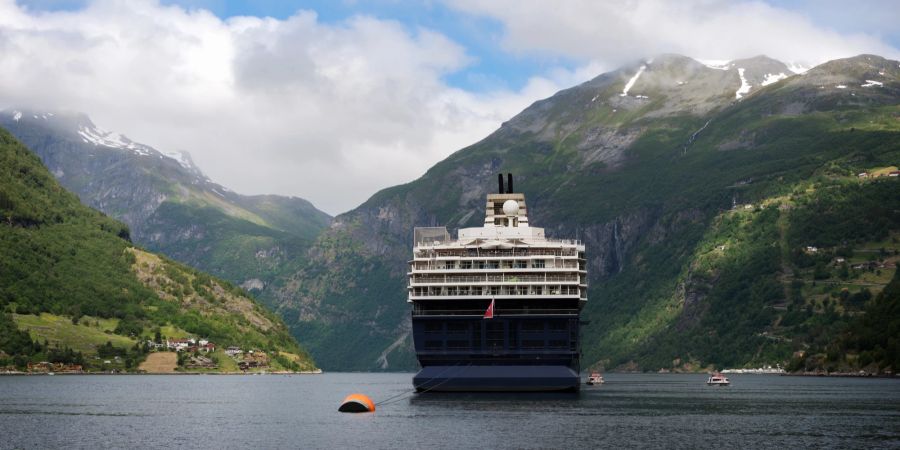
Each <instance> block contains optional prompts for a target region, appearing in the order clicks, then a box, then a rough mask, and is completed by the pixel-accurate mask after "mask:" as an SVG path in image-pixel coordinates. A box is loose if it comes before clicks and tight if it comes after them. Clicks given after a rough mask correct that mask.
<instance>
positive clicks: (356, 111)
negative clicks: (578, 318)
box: [0, 0, 898, 214]
mask: <svg viewBox="0 0 900 450" xmlns="http://www.w3.org/2000/svg"><path fill="white" fill-rule="evenodd" d="M798 1H806V0H798ZM829 1H830V0H829ZM448 4H449V5H450V6H451V8H454V9H455V10H456V11H457V14H459V15H461V16H464V15H472V16H478V17H487V18H489V19H492V20H496V21H499V23H500V24H501V25H502V27H503V28H502V30H503V32H502V36H501V38H500V39H501V44H500V45H502V46H503V48H504V50H505V51H507V52H510V53H512V54H513V55H517V56H514V58H523V59H524V60H526V61H538V62H539V61H548V60H549V61H566V64H567V65H568V66H569V67H574V69H572V68H553V67H552V66H551V67H550V68H546V67H545V66H542V65H541V64H536V66H539V67H541V68H540V69H535V73H539V75H537V76H534V77H532V78H530V79H529V81H528V82H527V83H525V85H524V86H523V87H522V88H520V89H518V90H515V91H511V90H504V89H496V88H495V89H492V90H488V91H487V92H479V93H477V94H476V93H473V92H469V91H466V90H463V89H459V88H455V87H453V86H451V85H449V84H448V82H447V81H446V79H447V78H449V76H450V75H453V74H459V73H466V70H467V69H468V68H471V67H473V66H477V64H476V63H475V61H474V58H473V57H472V56H470V54H469V53H468V51H467V49H466V48H463V47H462V46H461V45H460V44H458V43H457V42H455V41H454V40H452V39H451V38H448V37H447V36H445V35H444V34H441V33H439V32H437V31H435V30H432V29H427V28H421V27H419V28H416V27H415V26H411V25H408V24H404V23H401V22H397V21H392V20H385V19H381V18H375V17H371V16H363V15H358V16H353V17H350V18H347V19H345V20H342V21H338V22H323V21H322V20H320V18H319V17H318V16H317V15H316V13H315V12H313V11H303V10H301V11H297V12H296V13H295V14H294V15H293V16H291V17H288V18H286V19H283V20H281V19H273V18H259V17H231V18H228V19H221V18H219V17H217V16H215V15H214V14H212V13H210V12H208V11H206V10H203V9H198V8H190V9H185V8H183V7H179V6H164V5H161V4H160V3H158V1H156V0H135V1H126V0H93V1H89V2H88V3H87V4H86V6H85V7H84V8H81V9H77V10H72V11H56V12H45V11H33V10H29V9H28V8H26V7H24V6H20V5H18V4H16V2H15V1H13V0H0V55H2V57H0V106H17V105H21V106H28V107H37V108H66V109H71V110H78V111H84V112H86V113H88V114H90V115H91V116H92V118H93V119H94V121H95V122H96V123H97V124H98V125H100V126H101V127H103V128H106V129H112V130H115V131H118V132H120V133H123V134H125V135H127V136H128V137H130V138H132V139H134V140H136V141H139V142H143V143H147V144H150V145H153V146H154V147H157V148H159V149H160V150H187V151H189V152H190V153H191V155H192V156H193V159H194V161H195V162H196V163H197V164H198V165H199V166H200V167H201V168H202V169H203V170H204V171H205V172H206V173H207V174H208V175H209V176H210V177H211V178H212V179H213V180H215V181H217V182H219V183H222V184H224V185H225V186H227V187H229V188H231V189H234V190H236V191H238V192H242V193H247V194H257V193H275V194H283V195H296V196H301V197H305V198H307V199H309V200H311V201H313V202H314V203H315V204H316V205H317V206H318V207H320V208H322V209H324V210H325V211H328V212H330V213H333V214H334V213H339V212H342V211H346V210H348V209H350V208H352V207H354V206H356V205H358V204H359V203H361V202H362V201H364V200H365V199H366V198H368V197H369V196H370V195H372V194H373V193H374V192H376V191H377V190H378V189H381V188H384V187H388V186H392V185H395V184H398V183H403V182H407V181H410V180H412V179H414V178H416V177H418V176H419V175H421V174H422V173H424V172H425V171H426V170H427V169H428V168H429V167H431V166H432V165H433V164H435V163H436V162H437V161H439V160H441V159H443V158H444V157H446V156H447V155H449V154H450V153H452V152H454V151H456V150H458V149H460V148H462V147H464V146H466V145H469V144H472V143H474V142H476V141H478V140H479V139H481V138H483V137H484V136H486V135H488V134H489V133H490V132H491V131H493V130H494V129H496V128H497V127H498V126H499V124H500V123H501V122H503V121H505V120H508V119H509V118H510V117H512V116H513V115H515V114H516V113H518V112H519V111H520V110H522V109H523V108H525V107H526V106H528V104H530V103H531V102H533V101H535V100H537V99H539V98H543V97H547V96H549V95H551V94H553V93H554V92H556V91H557V90H559V89H561V88H564V87H568V86H571V85H574V84H576V83H579V82H582V81H584V80H587V79H590V78H592V77H594V76H596V75H598V74H599V73H602V72H603V71H605V70H610V69H615V68H616V67H618V66H619V65H620V64H622V63H626V62H631V61H633V60H635V59H638V58H642V57H646V56H650V55H653V54H657V53H663V52H674V53H682V54H686V55H689V56H694V57H699V58H707V59H732V58H739V57H746V56H752V55H756V54H760V53H764V54H768V55H769V56H772V57H775V58H779V59H782V60H788V61H801V62H807V63H818V62H822V61H824V60H827V59H831V58H834V57H843V56H848V55H853V54H857V53H862V52H871V53H878V54H882V55H884V56H888V57H896V56H897V55H898V51H897V50H896V49H895V48H893V47H891V46H890V45H887V44H885V43H884V42H882V41H881V40H880V39H879V38H877V37H874V36H875V35H878V34H879V33H874V32H873V34H872V35H869V34H859V33H857V34H852V33H850V34H848V31H847V30H848V29H851V28H852V27H846V26H845V27H844V28H843V29H842V32H841V33H839V32H837V31H832V30H830V29H827V28H823V27H822V26H819V25H817V24H816V23H813V22H812V21H811V19H808V18H807V17H806V16H804V15H801V14H799V13H796V12H792V11H793V10H791V11H789V10H786V9H783V8H778V7H774V6H771V5H768V4H766V3H761V2H730V1H724V0H721V1H720V0H684V1H680V2H668V1H666V2H663V1H653V0H651V1H642V2H636V1H629V0H615V1H603V2H598V1H595V0H570V1H566V2H545V1H542V0H493V1H491V2H482V1H477V0H448ZM829 4H831V5H833V6H834V5H838V4H839V3H838V2H836V0H835V2H831V3H829ZM841 5H842V3H841ZM835 7H836V6H835ZM895 15H896V13H894V16H895ZM821 16H822V17H825V16H827V15H821ZM854 17H855V16H854ZM892 17H893V16H892ZM461 19H465V17H461ZM822 20H824V19H822ZM879 23H881V24H882V25H884V24H888V23H892V22H891V21H890V20H888V21H875V22H872V21H870V22H867V24H866V25H865V26H867V27H877V24H879ZM885 26H886V25H885ZM882 28H883V27H882ZM887 29H890V28H887ZM881 34H885V33H881ZM887 34H890V33H887ZM492 42H493V41H492ZM545 56H549V58H545ZM520 61H521V60H520Z"/></svg>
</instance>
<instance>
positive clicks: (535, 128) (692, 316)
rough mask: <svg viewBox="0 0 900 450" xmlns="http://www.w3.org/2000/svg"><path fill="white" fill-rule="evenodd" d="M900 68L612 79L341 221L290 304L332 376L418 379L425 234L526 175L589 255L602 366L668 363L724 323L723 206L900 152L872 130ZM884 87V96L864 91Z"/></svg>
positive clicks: (453, 223)
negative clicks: (411, 374) (415, 333)
mask: <svg viewBox="0 0 900 450" xmlns="http://www.w3.org/2000/svg"><path fill="white" fill-rule="evenodd" d="M897 67H898V66H897V64H896V62H893V61H889V60H885V59H883V58H878V57H874V56H867V55H863V56H860V57H856V58H851V59H847V60H841V61H836V62H832V63H828V64H825V65H823V66H820V67H817V68H814V69H812V70H810V71H809V72H806V73H805V74H803V75H795V74H793V73H791V72H790V71H788V70H787V68H786V66H785V65H784V64H782V63H780V62H777V61H774V60H771V59H768V58H764V57H758V58H751V59H748V60H740V61H734V62H733V63H731V64H729V65H728V66H727V67H722V68H712V67H708V66H705V65H703V64H701V63H698V62H696V61H694V60H691V59H689V58H685V57H680V56H676V55H665V56H662V57H657V58H654V59H653V60H652V61H641V62H638V63H636V64H634V65H632V66H629V67H625V68H623V69H621V70H618V71H615V72H610V73H607V74H603V75H601V76H599V77H597V78H596V79H594V80H591V81H589V82H587V83H584V84H582V85H579V86H576V87H573V88H571V89H567V90H565V91H561V92H560V93H558V94H556V95H554V96H553V97H550V98H548V99H545V100H541V101H538V102H536V103H535V104H533V105H532V106H530V107H529V108H527V109H526V110H525V111H523V112H522V113H521V114H519V115H517V116H516V117H514V118H512V119H511V120H510V121H508V122H506V123H505V124H504V125H503V126H502V127H501V128H500V129H499V130H497V131H496V132H495V133H493V134H492V135H490V136H488V137H487V138H485V139H484V140H483V141H481V142H479V143H476V144H474V145H472V146H470V147H467V148H465V149H462V150H460V151H458V152H456V153H454V154H453V155H451V156H450V157H449V158H447V159H446V160H444V161H442V162H440V163H439V164H437V165H435V166H434V167H433V168H432V169H430V170H429V171H428V172H427V173H426V174H425V175H424V176H423V177H421V178H420V179H418V180H415V181H413V182H411V183H408V184H405V185H401V186H396V187H392V188H389V189H385V190H383V191H381V192H379V193H377V194H375V195H374V196H372V197H371V198H370V199H369V200H368V201H367V202H365V203H364V204H363V205H361V206H360V207H359V208H357V209H355V210H353V211H350V212H348V213H346V214H342V215H340V216H338V217H336V218H335V219H334V221H333V223H332V225H331V227H330V228H329V229H328V230H327V231H325V232H323V233H322V235H321V236H319V237H318V238H317V240H316V242H315V244H314V245H313V247H312V248H311V249H310V251H309V264H308V265H307V266H306V267H304V268H303V269H301V270H299V271H297V272H296V273H295V274H294V275H293V276H292V277H291V280H290V282H288V283H285V285H284V288H283V289H280V290H279V292H278V294H277V298H276V300H275V303H274V306H275V307H277V308H278V311H279V312H280V313H281V314H282V315H283V316H284V317H285V319H286V321H287V322H288V324H289V326H291V327H292V329H293V330H294V331H295V333H297V336H299V337H300V338H301V340H303V341H304V342H309V343H310V347H311V349H312V352H313V354H314V355H315V357H316V358H317V361H320V362H321V364H322V365H323V366H324V367H326V368H337V369H353V370H358V369H370V368H388V369H398V368H411V367H412V365H413V362H414V360H413V358H412V356H411V345H410V343H409V341H408V340H406V341H405V343H403V344H397V342H398V340H403V339H402V338H403V337H404V336H405V333H406V330H408V307H407V304H406V302H405V301H404V299H405V297H406V291H405V272H406V260H407V259H408V258H409V252H410V247H411V236H412V230H413V228H414V227H415V226H435V225H446V226H447V227H448V228H449V229H450V230H451V233H453V232H455V230H454V229H456V228H459V227H464V226H476V225H478V224H480V223H481V222H482V220H483V217H482V214H483V203H484V196H485V194H487V193H488V192H489V191H490V190H492V189H493V188H494V182H495V181H494V180H495V179H496V173H498V172H512V173H514V174H515V177H516V187H517V189H516V190H517V191H520V192H524V193H525V194H526V196H527V201H528V205H529V212H530V216H531V217H530V219H531V220H530V221H531V223H532V224H533V225H535V226H541V227H545V228H546V229H547V234H548V235H549V236H555V237H566V238H578V239H582V240H584V241H585V243H586V244H587V251H588V258H589V262H590V266H589V271H590V280H591V290H590V293H589V298H590V300H589V304H588V307H587V308H586V310H585V312H584V315H585V318H586V319H587V320H591V321H592V325H591V326H589V327H587V328H586V329H585V334H584V340H585V347H584V352H585V359H586V361H587V362H589V363H590V362H594V361H606V362H607V365H608V364H612V365H613V366H615V365H617V364H622V363H627V362H629V361H631V360H633V359H635V360H637V362H636V363H634V364H637V366H638V367H651V368H652V367H655V366H662V365H661V364H658V363H657V362H656V361H658V360H659V359H658V358H657V356H658V355H649V353H648V350H646V347H644V345H649V343H651V342H654V341H655V340H657V339H659V337H660V336H668V335H669V334H671V333H672V332H673V331H671V330H695V329H696V328H697V327H699V326H701V325H700V324H701V323H702V319H703V318H704V317H706V316H707V315H708V314H707V312H706V311H707V310H708V308H709V305H707V304H706V301H705V298H706V297H705V294H704V292H705V291H708V290H710V289H712V287H714V286H715V285H716V283H717V281H716V278H715V277H712V278H709V277H704V278H703V279H702V280H699V279H697V278H696V277H695V276H692V275H691V274H692V272H691V267H692V264H693V259H694V258H695V257H696V246H697V245H699V243H700V242H702V240H703V236H704V235H705V233H707V232H708V231H709V230H710V227H711V226H712V225H713V224H714V223H715V222H714V221H715V220H719V219H717V217H718V216H719V214H720V213H721V211H723V210H729V209H731V208H732V206H733V205H735V204H743V203H751V202H753V201H756V200H759V199H762V198H766V197H767V196H770V195H774V194H776V193H778V192H781V191H783V190H786V189H787V190H790V189H791V188H792V187H794V186H797V185H798V183H802V182H806V181H808V180H810V179H812V178H813V177H815V176H816V174H817V173H818V172H819V171H820V170H821V169H822V167H823V166H827V165H828V164H830V163H833V162H835V161H842V162H841V164H845V163H847V160H846V158H847V157H848V154H854V155H856V154H862V153H865V156H864V157H865V158H869V161H870V162H872V163H874V162H875V161H878V162H883V161H887V160H890V158H893V157H894V156H893V155H894V154H895V152H896V150H897V149H896V143H895V142H896V141H895V140H891V139H892V138H890V139H889V138H888V137H887V136H895V134H894V133H896V130H897V126H896V122H895V121H891V120H889V119H884V120H881V119H879V120H878V121H877V123H878V124H879V125H878V126H877V127H875V126H865V125H864V124H865V123H866V122H867V121H868V120H870V119H871V118H873V117H881V118H884V117H885V115H887V116H888V117H890V116H891V115H893V114H897V112H896V105H897V100H898V90H897V89H898V85H897V83H898V69H897ZM739 69H740V70H739ZM872 77H876V78H878V80H881V81H880V82H881V83H882V85H880V86H878V87H876V88H874V89H873V88H872V87H871V86H864V85H866V83H867V82H866V80H867V79H870V80H871V79H873V78H872ZM832 83H845V84H847V85H851V84H852V89H851V88H846V87H844V88H841V87H838V85H837V84H832ZM851 128H852V129H854V130H855V131H854V132H853V133H855V134H850V133H849V132H848V131H849V130H850V129H851ZM872 143H877V145H875V146H871V145H870V144H872ZM851 166H852V164H850V165H849V166H847V167H848V169H847V170H855V168H849V167H851ZM852 167H855V166H852ZM723 270H725V269H723ZM755 326H756V327H757V328H756V331H755V332H762V331H764V330H765V329H766V327H768V326H771V323H763V322H762V321H760V322H759V323H758V324H757V325H755ZM667 333H668V334H667ZM677 351H683V349H682V350H677ZM651 353H652V352H651ZM742 354H746V352H745V353H742ZM642 355H643V356H642ZM651 356H652V357H651ZM683 359H684V360H689V358H687V357H685V358H683ZM669 361H671V359H669ZM712 362H715V361H712ZM667 364H668V363H667Z"/></svg>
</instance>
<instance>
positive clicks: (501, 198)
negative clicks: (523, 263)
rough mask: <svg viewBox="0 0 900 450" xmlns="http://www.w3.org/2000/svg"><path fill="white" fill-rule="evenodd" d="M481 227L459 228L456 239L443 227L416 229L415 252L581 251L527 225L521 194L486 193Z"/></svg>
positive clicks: (574, 244)
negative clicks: (546, 249)
mask: <svg viewBox="0 0 900 450" xmlns="http://www.w3.org/2000/svg"><path fill="white" fill-rule="evenodd" d="M486 210H487V213H486V214H485V219H484V225H483V226H480V227H471V228H460V230H459V237H458V239H456V240H452V239H451V238H450V234H449V233H447V229H446V228H445V227H427V228H416V230H415V247H416V249H417V250H418V249H425V248H428V249H452V248H472V247H476V248H481V249H512V248H523V247H526V248H527V247H539V248H573V249H575V250H576V251H584V244H582V243H581V242H578V241H575V240H569V239H548V238H547V237H546V236H545V235H544V229H543V228H538V227H532V226H530V225H529V224H528V214H527V207H526V205H525V195H524V194H488V196H487V204H486Z"/></svg>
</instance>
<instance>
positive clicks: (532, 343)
mask: <svg viewBox="0 0 900 450" xmlns="http://www.w3.org/2000/svg"><path fill="white" fill-rule="evenodd" d="M522 348H529V349H535V348H544V341H541V340H537V339H525V340H523V341H522Z"/></svg>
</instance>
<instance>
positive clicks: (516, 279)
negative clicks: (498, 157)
mask: <svg viewBox="0 0 900 450" xmlns="http://www.w3.org/2000/svg"><path fill="white" fill-rule="evenodd" d="M485 206H486V214H485V219H484V225H483V226H481V227H474V228H461V229H460V230H459V232H458V234H459V235H458V237H457V238H456V239H452V238H451V236H450V234H449V233H448V232H447V228H446V227H417V228H415V230H414V232H413V238H414V243H413V259H412V260H411V261H410V262H409V272H408V276H409V284H408V289H409V297H408V302H409V303H411V304H412V311H411V314H412V330H413V340H414V344H415V348H416V356H417V358H418V360H419V364H420V365H421V367H422V369H421V370H420V371H419V372H418V373H417V374H416V375H415V376H414V377H413V385H414V387H415V389H416V391H418V392H426V391H489V392H491V391H577V390H578V389H579V385H580V383H579V379H580V378H579V371H580V358H581V344H580V336H579V326H580V322H579V314H580V312H581V309H582V308H583V307H584V305H585V303H586V302H587V270H586V267H585V253H584V244H583V243H581V242H578V241H576V240H569V239H550V238H547V237H546V236H545V235H544V229H543V228H537V227H532V226H531V225H530V224H529V222H528V214H527V212H528V208H527V206H526V204H525V195H524V194H521V193H515V192H514V191H513V179H512V175H511V174H508V175H507V182H506V183H505V184H504V177H503V175H502V174H500V175H499V176H498V193H496V194H488V196H487V203H486V205H485Z"/></svg>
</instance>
